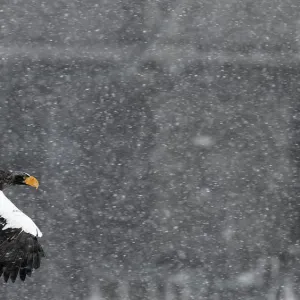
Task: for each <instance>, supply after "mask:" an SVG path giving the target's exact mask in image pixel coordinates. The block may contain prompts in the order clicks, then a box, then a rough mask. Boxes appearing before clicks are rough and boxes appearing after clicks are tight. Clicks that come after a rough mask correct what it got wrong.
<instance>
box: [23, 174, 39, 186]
mask: <svg viewBox="0 0 300 300" xmlns="http://www.w3.org/2000/svg"><path fill="white" fill-rule="evenodd" d="M24 182H25V184H27V185H30V186H33V187H35V188H36V189H37V188H38V187H39V182H38V180H37V179H36V178H35V177H33V176H29V177H27V178H26V179H25V181H24Z"/></svg>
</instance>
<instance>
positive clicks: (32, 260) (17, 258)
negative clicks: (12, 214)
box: [0, 217, 45, 282]
mask: <svg viewBox="0 0 300 300" xmlns="http://www.w3.org/2000/svg"><path fill="white" fill-rule="evenodd" d="M5 225H6V220H5V219H4V218H3V217H0V276H1V275H2V274H3V277H4V280H5V282H7V281H8V279H9V278H10V279H11V280H12V282H15V280H16V278H17V276H18V274H19V275H20V279H21V280H23V281H24V280H25V278H26V275H28V276H31V273H32V269H37V268H39V267H40V262H41V258H42V257H44V256H45V254H44V251H43V248H42V246H41V245H40V243H39V242H38V239H37V237H36V236H33V235H32V234H30V233H27V232H25V231H23V229H22V228H7V229H4V228H5Z"/></svg>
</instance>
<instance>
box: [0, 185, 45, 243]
mask: <svg viewBox="0 0 300 300" xmlns="http://www.w3.org/2000/svg"><path fill="white" fill-rule="evenodd" d="M0 217H2V218H4V219H5V220H6V225H5V226H4V227H3V229H2V230H5V229H7V228H22V230H23V231H25V232H27V233H30V234H32V235H34V236H38V237H41V236H42V233H41V231H40V230H39V228H38V227H37V226H36V225H35V224H34V222H33V221H32V220H31V219H30V218H29V217H28V216H27V215H25V214H24V213H23V212H22V211H20V210H19V209H18V208H17V207H16V206H15V205H14V204H13V203H12V202H11V201H10V200H9V199H8V198H7V197H6V196H5V195H4V194H3V192H2V191H0Z"/></svg>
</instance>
